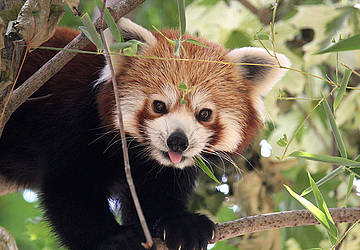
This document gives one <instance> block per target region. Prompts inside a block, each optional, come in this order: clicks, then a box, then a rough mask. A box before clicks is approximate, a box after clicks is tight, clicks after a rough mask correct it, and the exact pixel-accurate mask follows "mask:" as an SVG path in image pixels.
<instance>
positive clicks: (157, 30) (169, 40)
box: [152, 25, 175, 46]
mask: <svg viewBox="0 0 360 250" xmlns="http://www.w3.org/2000/svg"><path fill="white" fill-rule="evenodd" d="M152 27H153V29H154V30H156V32H157V33H159V34H160V35H162V36H163V37H164V38H165V39H166V40H167V41H168V42H169V43H171V44H172V45H174V46H175V42H174V41H173V40H171V39H169V38H167V37H166V36H165V35H164V34H163V33H162V32H161V31H160V30H159V29H158V28H156V27H155V26H154V25H152Z"/></svg>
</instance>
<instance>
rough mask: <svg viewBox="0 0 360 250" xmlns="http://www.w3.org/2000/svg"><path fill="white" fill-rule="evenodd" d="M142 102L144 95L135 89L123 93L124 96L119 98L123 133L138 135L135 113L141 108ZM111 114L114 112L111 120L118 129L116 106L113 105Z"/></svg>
mask: <svg viewBox="0 0 360 250" xmlns="http://www.w3.org/2000/svg"><path fill="white" fill-rule="evenodd" d="M144 102H145V95H144V94H143V93H142V92H140V91H136V90H132V92H131V94H130V93H126V94H124V96H123V97H122V98H121V99H120V104H121V111H122V115H123V122H124V129H125V133H128V134H130V135H131V136H134V137H138V136H140V135H139V132H138V130H137V128H138V126H137V123H138V121H137V119H136V114H137V112H138V111H139V110H141V109H142V107H143V104H144ZM113 114H114V118H113V121H114V124H115V127H116V128H117V129H118V130H120V126H119V119H118V117H117V111H116V107H114V110H113Z"/></svg>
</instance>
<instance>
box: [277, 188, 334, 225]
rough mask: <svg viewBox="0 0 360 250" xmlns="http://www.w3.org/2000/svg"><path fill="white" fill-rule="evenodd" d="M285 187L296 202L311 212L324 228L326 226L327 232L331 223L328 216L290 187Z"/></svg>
mask: <svg viewBox="0 0 360 250" xmlns="http://www.w3.org/2000/svg"><path fill="white" fill-rule="evenodd" d="M284 186H285V188H286V189H287V191H288V192H289V193H290V194H291V196H292V197H294V198H295V199H296V200H298V201H299V202H300V203H301V205H303V206H304V207H305V208H306V209H307V210H309V212H310V213H312V214H313V215H314V217H315V218H316V219H317V220H318V221H319V222H320V223H321V224H322V225H323V226H325V228H326V229H327V230H329V229H330V226H329V223H328V221H327V219H326V215H325V214H324V213H323V212H322V211H321V210H320V209H319V208H317V207H316V206H315V205H314V204H312V203H311V202H310V201H308V200H307V199H305V198H304V197H301V196H300V195H298V194H297V193H295V192H294V191H292V189H291V188H290V187H288V186H286V185H284Z"/></svg>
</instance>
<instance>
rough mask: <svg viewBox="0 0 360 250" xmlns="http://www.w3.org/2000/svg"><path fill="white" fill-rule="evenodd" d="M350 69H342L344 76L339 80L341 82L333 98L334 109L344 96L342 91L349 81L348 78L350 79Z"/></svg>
mask: <svg viewBox="0 0 360 250" xmlns="http://www.w3.org/2000/svg"><path fill="white" fill-rule="evenodd" d="M351 73H352V72H351V70H350V69H345V71H344V76H343V78H342V80H341V83H340V88H339V90H338V92H337V94H336V97H335V100H334V111H335V110H336V109H337V107H338V106H339V104H340V102H341V100H342V98H343V96H344V93H345V91H346V87H347V85H348V83H349V79H350V76H351Z"/></svg>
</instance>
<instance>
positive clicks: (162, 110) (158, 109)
mask: <svg viewBox="0 0 360 250" xmlns="http://www.w3.org/2000/svg"><path fill="white" fill-rule="evenodd" d="M153 109H154V112H155V113H158V114H166V113H167V112H168V111H167V109H166V105H165V103H163V102H162V101H154V103H153Z"/></svg>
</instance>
